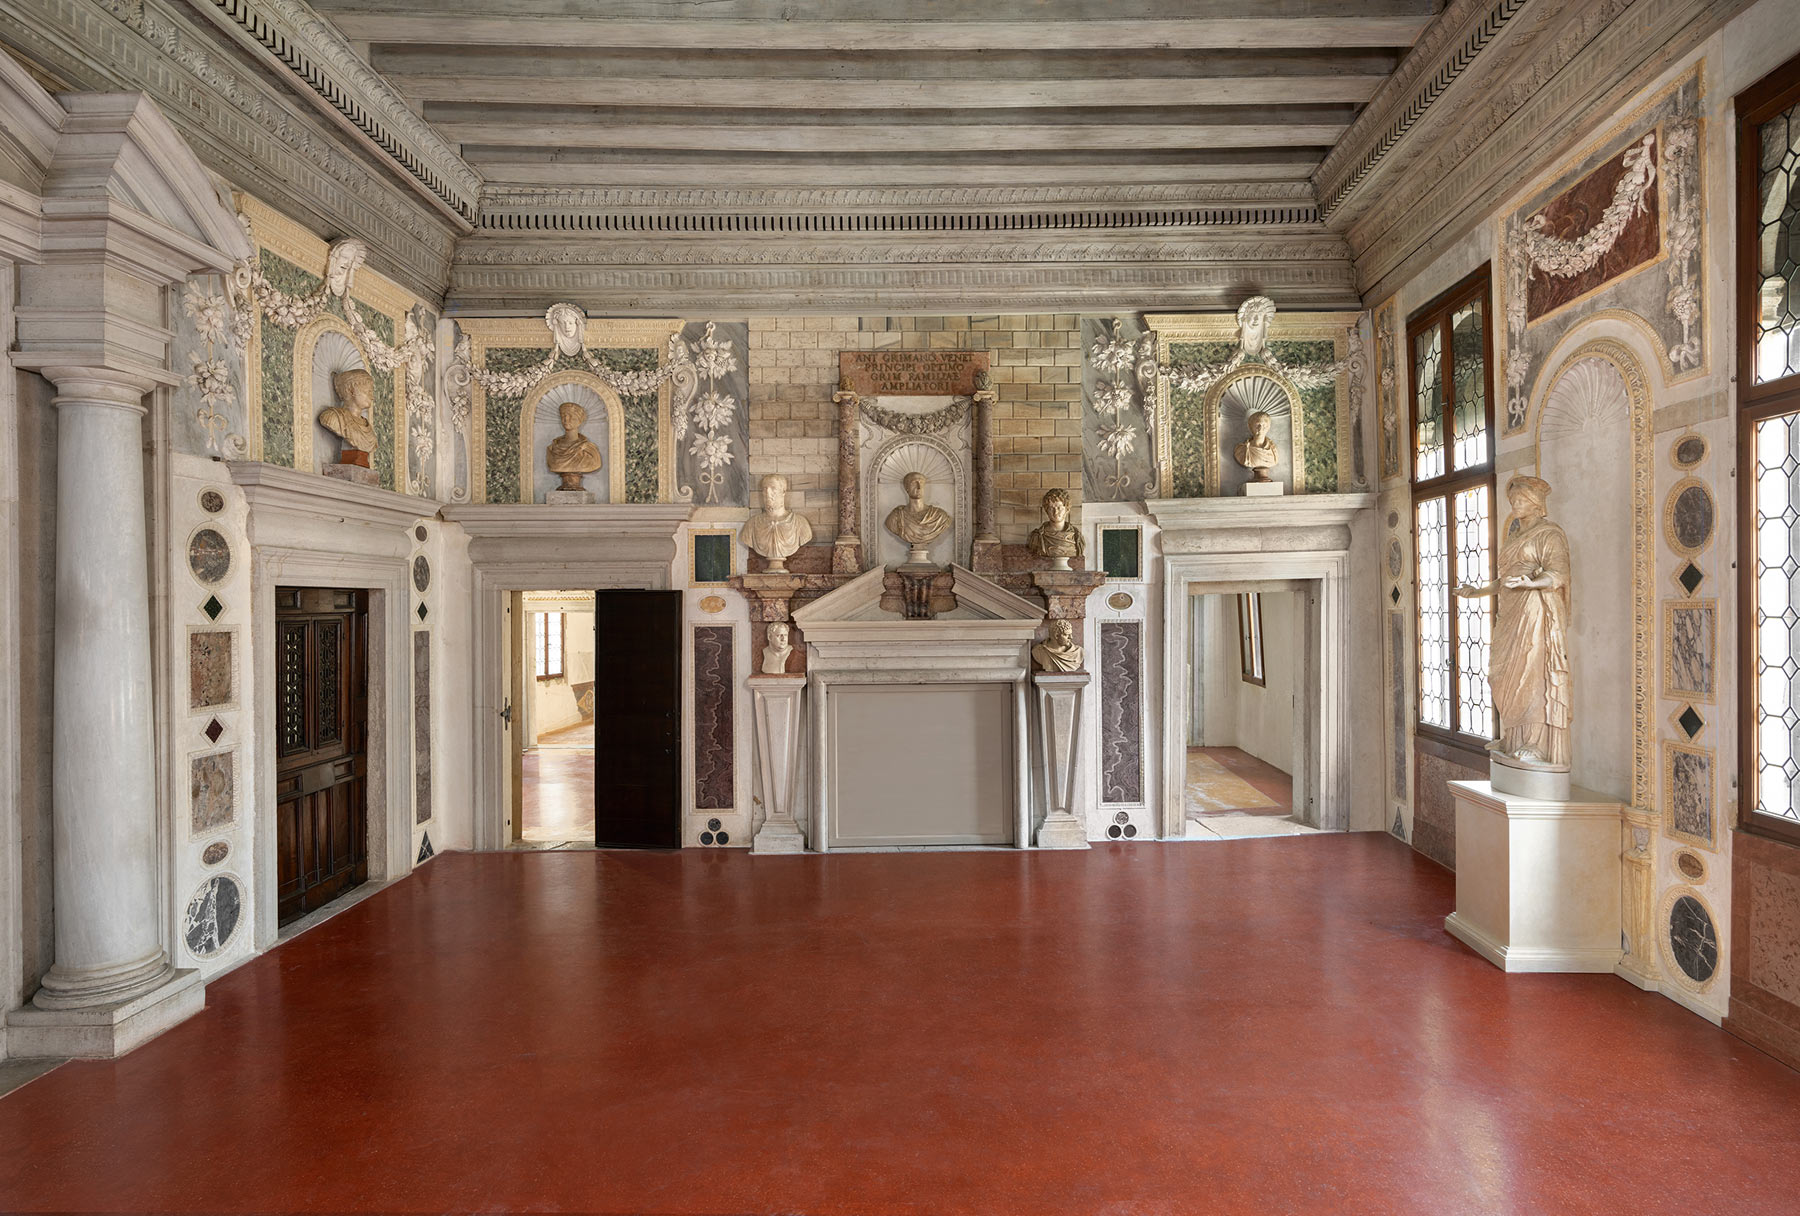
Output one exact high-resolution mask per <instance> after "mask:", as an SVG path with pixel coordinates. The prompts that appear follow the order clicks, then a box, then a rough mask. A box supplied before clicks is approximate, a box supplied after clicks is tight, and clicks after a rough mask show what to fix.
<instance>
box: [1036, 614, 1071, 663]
mask: <svg viewBox="0 0 1800 1216" xmlns="http://www.w3.org/2000/svg"><path fill="white" fill-rule="evenodd" d="M1031 658H1032V661H1033V662H1035V663H1036V664H1037V667H1038V670H1039V671H1056V672H1063V671H1080V670H1081V647H1080V646H1077V645H1076V644H1075V626H1073V625H1071V624H1069V622H1068V621H1065V620H1055V621H1051V622H1050V636H1049V637H1047V638H1045V639H1044V640H1043V641H1041V642H1039V643H1038V644H1037V645H1036V646H1033V647H1032V648H1031Z"/></svg>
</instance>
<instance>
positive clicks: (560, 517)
mask: <svg viewBox="0 0 1800 1216" xmlns="http://www.w3.org/2000/svg"><path fill="white" fill-rule="evenodd" d="M693 511H694V508H693V507H692V506H690V505H688V504H685V503H678V504H673V505H671V504H668V503H595V504H589V505H579V506H576V505H560V504H558V505H551V504H549V503H470V504H466V505H458V506H449V507H445V508H444V509H443V510H442V511H441V512H440V513H439V514H440V518H442V519H443V520H444V521H445V522H446V523H449V524H454V525H455V526H457V527H459V528H461V529H462V530H463V531H464V532H465V533H466V534H467V535H468V537H469V564H470V581H471V585H472V611H471V624H470V629H471V637H472V638H473V650H474V656H475V668H474V672H473V679H472V681H471V682H472V684H473V691H474V701H475V704H474V712H473V715H472V718H471V721H472V723H473V726H472V731H473V736H474V737H473V738H472V739H471V740H470V747H471V750H472V753H473V755H474V759H475V782H474V784H475V799H474V801H475V807H476V812H475V847H476V848H477V849H503V848H505V847H506V846H507V831H506V804H507V792H506V782H507V779H508V774H509V772H510V766H509V764H508V762H507V758H506V755H505V739H504V735H503V732H502V729H501V725H500V722H501V719H500V715H501V713H502V712H503V711H504V709H505V707H506V703H507V691H506V690H507V686H508V681H507V664H506V637H505V621H506V597H507V595H508V593H510V592H513V591H563V590H571V589H578V590H579V589H588V588H592V589H594V590H611V589H618V590H628V589H638V590H645V591H666V590H668V589H669V587H670V586H671V585H672V578H673V571H674V565H675V555H676V552H677V550H678V548H679V543H678V542H679V538H680V535H681V526H682V525H683V524H685V523H686V522H687V521H688V518H689V517H690V516H691V515H692V514H693Z"/></svg>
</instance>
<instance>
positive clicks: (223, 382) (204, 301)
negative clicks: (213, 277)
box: [181, 279, 250, 456]
mask: <svg viewBox="0 0 1800 1216" xmlns="http://www.w3.org/2000/svg"><path fill="white" fill-rule="evenodd" d="M181 308H182V311H183V312H184V313H186V314H187V316H188V318H189V319H190V320H192V321H193V323H194V332H195V334H196V335H198V337H199V339H200V341H202V342H204V343H205V344H206V351H205V353H202V352H200V351H189V352H188V362H189V363H190V364H191V365H192V369H191V370H190V371H189V373H188V376H187V382H188V385H189V387H191V388H192V389H193V390H194V391H195V393H197V394H198V395H199V397H200V406H199V408H198V409H196V410H195V411H194V420H195V421H196V422H198V423H199V424H200V429H201V431H202V432H203V433H204V434H205V435H206V450H207V451H209V452H211V453H213V455H215V456H241V455H243V454H244V453H245V452H246V451H248V450H249V447H250V444H249V441H248V440H246V439H245V438H244V436H242V435H239V434H235V433H233V432H232V430H231V417H230V415H228V414H227V413H225V411H224V409H223V408H222V407H224V406H228V405H232V404H234V403H235V402H236V400H237V395H236V394H235V393H234V392H232V389H231V368H230V366H229V365H228V364H227V363H226V362H225V360H224V359H222V358H220V357H219V355H218V353H217V352H218V348H219V347H221V346H223V347H224V348H225V350H226V352H227V353H230V351H231V344H230V342H228V341H227V339H226V330H227V328H228V327H229V325H230V318H229V315H228V309H227V306H226V302H225V297H224V296H220V295H215V294H214V293H213V292H211V291H207V290H204V289H202V288H201V286H200V285H199V284H198V283H197V282H195V281H194V280H192V279H189V280H188V281H187V283H186V285H185V286H184V287H183V288H182V292H181Z"/></svg>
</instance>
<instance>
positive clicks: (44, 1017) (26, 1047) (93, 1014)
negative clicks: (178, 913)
mask: <svg viewBox="0 0 1800 1216" xmlns="http://www.w3.org/2000/svg"><path fill="white" fill-rule="evenodd" d="M204 1008H206V985H205V984H203V983H202V982H201V981H200V973H199V972H198V971H177V972H174V973H173V974H172V975H171V976H170V978H169V981H168V982H167V983H165V984H163V985H162V986H160V987H158V988H153V989H151V990H150V991H149V992H146V993H145V994H144V995H142V996H139V997H133V998H132V999H131V1000H129V1001H119V1002H116V1003H114V1004H111V1005H96V1006H94V1007H92V1008H90V1009H55V1010H51V1009H39V1008H37V1007H36V1006H33V1005H27V1006H25V1007H24V1008H22V1009H15V1010H13V1011H12V1012H11V1013H9V1014H7V1015H6V1045H7V1051H8V1054H10V1055H14V1056H20V1057H36V1056H59V1057H66V1058H72V1059H81V1060H110V1059H114V1058H116V1057H118V1056H122V1055H124V1054H125V1053H126V1052H128V1051H130V1050H131V1049H132V1048H134V1047H136V1046H137V1045H138V1044H140V1043H146V1042H149V1041H150V1040H151V1039H153V1038H155V1037H156V1036H157V1035H159V1034H161V1033H162V1032H163V1031H165V1030H167V1029H169V1027H171V1026H174V1025H177V1024H178V1023H181V1022H185V1021H187V1020H188V1019H189V1018H191V1017H193V1016H194V1015H195V1014H196V1013H199V1012H200V1011H201V1010H202V1009H204Z"/></svg>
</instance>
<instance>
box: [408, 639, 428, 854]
mask: <svg viewBox="0 0 1800 1216" xmlns="http://www.w3.org/2000/svg"><path fill="white" fill-rule="evenodd" d="M412 640H413V792H414V798H413V821H414V822H415V823H424V822H426V821H427V820H429V819H430V818H431V630H429V629H417V630H414V631H413V635H412Z"/></svg>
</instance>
